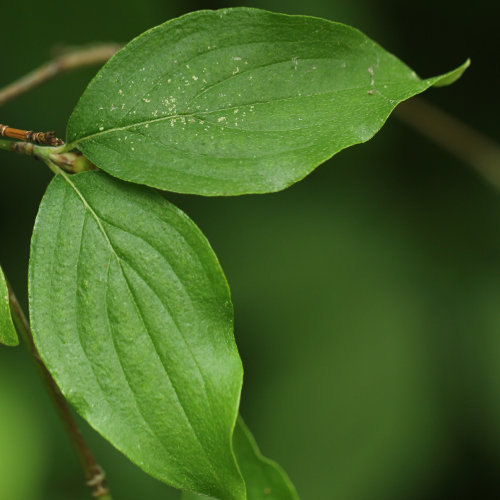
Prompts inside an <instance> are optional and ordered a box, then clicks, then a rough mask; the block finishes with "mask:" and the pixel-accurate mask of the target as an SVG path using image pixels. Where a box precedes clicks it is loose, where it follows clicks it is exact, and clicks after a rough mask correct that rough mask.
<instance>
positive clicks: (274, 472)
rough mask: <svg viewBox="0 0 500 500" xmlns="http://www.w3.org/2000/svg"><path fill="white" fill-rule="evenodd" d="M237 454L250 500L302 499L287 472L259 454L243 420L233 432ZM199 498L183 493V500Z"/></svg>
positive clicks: (239, 420) (239, 421) (240, 420)
mask: <svg viewBox="0 0 500 500" xmlns="http://www.w3.org/2000/svg"><path fill="white" fill-rule="evenodd" d="M233 446H234V452H235V454H236V457H237V459H238V465H239V466H240V470H241V472H242V474H243V477H244V479H245V483H246V489H247V499H248V500H298V499H299V497H298V495H297V492H296V491H295V488H294V486H293V484H292V483H291V482H290V479H288V476H287V475H286V472H285V471H284V470H283V469H282V468H281V467H280V466H279V465H278V464H277V463H276V462H273V461H272V460H269V459H268V458H265V457H264V456H263V455H262V453H261V452H260V450H259V448H258V446H257V443H256V442H255V439H254V437H253V436H252V434H251V433H250V430H249V429H248V427H247V426H246V425H245V422H243V419H242V418H241V417H239V418H238V423H237V425H236V428H235V429H234V437H233ZM199 498H200V497H199V495H194V494H191V493H187V492H185V493H183V496H182V500H195V499H199Z"/></svg>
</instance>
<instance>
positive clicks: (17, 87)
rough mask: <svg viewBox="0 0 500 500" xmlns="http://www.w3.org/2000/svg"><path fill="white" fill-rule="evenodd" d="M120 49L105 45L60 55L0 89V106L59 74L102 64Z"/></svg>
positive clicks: (116, 46) (114, 44)
mask: <svg viewBox="0 0 500 500" xmlns="http://www.w3.org/2000/svg"><path fill="white" fill-rule="evenodd" d="M120 48H121V45H119V44H116V43H105V44H100V45H93V46H91V47H84V48H81V49H75V50H72V51H71V52H68V53H66V54H62V55H60V56H58V57H56V58H55V59H53V60H52V61H49V62H47V63H45V64H44V65H42V66H40V67H39V68H37V69H35V70H34V71H32V72H31V73H28V74H27V75H26V76H23V77H22V78H20V79H19V80H16V81H15V82H13V83H11V84H10V85H7V87H4V88H3V89H1V90H0V106H2V105H3V104H5V103H7V102H9V101H11V100H12V99H14V98H16V97H18V96H20V95H22V94H25V93H26V92H28V91H30V90H31V89H33V88H34V87H37V86H38V85H41V84H42V83H44V82H46V81H47V80H50V79H52V78H54V77H55V76H57V75H59V74H61V73H65V72H67V71H71V70H73V69H77V68H83V67H85V66H94V65H96V64H102V63H104V62H106V61H107V60H108V59H109V58H110V57H111V56H112V55H113V54H114V53H115V52H116V51H117V50H119V49H120Z"/></svg>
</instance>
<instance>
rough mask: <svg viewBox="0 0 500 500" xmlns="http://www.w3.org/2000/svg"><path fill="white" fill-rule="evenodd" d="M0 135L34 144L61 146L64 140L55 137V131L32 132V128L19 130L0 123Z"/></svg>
mask: <svg viewBox="0 0 500 500" xmlns="http://www.w3.org/2000/svg"><path fill="white" fill-rule="evenodd" d="M0 136H2V137H10V138H11V139H17V140H18V141H28V142H32V143H34V144H44V145H46V146H62V145H63V144H64V141H63V140H62V139H58V138H57V137H56V133H55V132H53V131H50V132H33V130H20V129H18V128H12V127H9V126H8V125H0Z"/></svg>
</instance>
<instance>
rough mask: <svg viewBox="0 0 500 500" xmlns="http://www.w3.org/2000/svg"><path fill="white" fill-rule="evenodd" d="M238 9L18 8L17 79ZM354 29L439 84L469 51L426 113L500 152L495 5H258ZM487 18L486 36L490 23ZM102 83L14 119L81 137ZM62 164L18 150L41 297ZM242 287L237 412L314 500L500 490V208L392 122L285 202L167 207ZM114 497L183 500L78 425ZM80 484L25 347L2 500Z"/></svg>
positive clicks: (6, 247)
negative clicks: (189, 16)
mask: <svg viewBox="0 0 500 500" xmlns="http://www.w3.org/2000/svg"><path fill="white" fill-rule="evenodd" d="M229 5H236V4H235V3H233V4H229V3H224V4H222V3H219V4H216V3H213V2H199V3H196V2H184V3H180V2H177V3H176V2H168V3H167V2H163V1H161V0H156V1H155V0H144V1H142V2H128V1H126V0H121V1H118V0H112V1H107V2H102V1H99V2H98V1H96V0H87V2H85V4H75V3H68V2H63V1H62V0H57V1H53V2H50V6H49V4H39V3H35V2H34V1H31V0H28V1H26V2H22V3H19V2H16V3H13V2H8V3H7V4H6V5H2V18H1V20H0V31H1V33H2V39H3V40H4V41H5V40H8V41H9V42H8V43H4V48H3V50H2V56H1V57H2V59H1V61H2V63H1V66H0V85H3V84H6V83H8V82H10V81H12V80H14V79H15V78H17V77H19V76H21V75H22V74H24V73H26V72H27V71H29V70H31V69H33V68H34V67H35V66H37V65H38V64H40V63H42V62H44V61H45V60H46V59H47V58H48V57H49V55H50V52H51V49H52V48H53V47H55V46H57V45H61V44H63V45H81V44H85V43H91V42H96V41H108V40H111V41H118V42H126V41H128V40H129V39H131V38H132V37H133V36H135V35H137V34H139V33H141V32H142V31H144V30H145V29H147V28H149V27H152V26H154V25H157V24H159V23H161V22H163V21H165V20H166V19H169V18H171V17H175V16H178V15H180V14H182V13H184V12H187V11H191V10H195V9H198V8H217V7H221V6H229ZM246 5H247V6H256V7H263V8H266V9H269V10H275V11H281V12H288V13H300V14H311V15H316V16H321V17H326V18H329V19H332V20H336V21H342V22H346V23H349V24H352V25H354V26H356V27H357V28H359V29H361V30H362V31H364V32H365V33H366V34H367V35H369V36H371V37H372V38H374V39H375V40H377V41H378V42H379V43H381V44H382V45H383V46H384V47H385V48H387V49H389V50H390V51H391V52H393V53H395V54H397V55H398V56H399V57H400V58H402V59H403V60H404V61H406V62H408V63H409V64H410V65H411V66H412V67H414V68H416V69H417V71H418V72H419V74H421V75H422V76H428V75H431V74H436V73H439V72H441V71H443V70H447V69H450V68H452V67H454V66H456V65H457V64H460V63H461V62H463V60H464V59H465V58H466V57H471V59H472V66H471V68H470V69H469V70H468V72H467V73H466V74H465V76H464V77H463V79H462V80H460V81H459V82H457V83H456V84H455V85H453V86H451V87H448V88H445V89H440V90H434V91H431V92H429V93H428V94H427V95H426V98H428V99H429V100H431V101H433V102H434V103H435V104H437V105H439V106H440V107H442V108H443V109H446V110H447V111H449V112H450V113H452V114H454V115H455V116H457V117H458V118H460V119H462V120H464V121H467V122H468V123H469V124H471V125H472V126H474V127H476V128H478V129H479V130H482V131H483V132H484V133H486V134H487V135H490V136H491V137H493V138H495V137H496V138H498V137H499V129H498V119H497V116H496V114H497V113H495V111H496V109H498V96H497V92H498V84H499V81H500V78H499V77H500V68H499V66H498V65H497V64H496V63H494V64H493V62H494V61H497V59H498V55H497V49H498V35H497V33H498V31H497V26H496V22H497V21H496V20H497V19H498V14H499V13H500V7H499V5H498V4H497V3H494V2H485V1H483V2H481V1H479V2H476V3H475V4H472V3H469V4H460V5H458V4H456V3H452V2H451V1H448V0H447V1H442V2H436V1H433V2H430V1H429V0H423V1H422V2H420V3H419V4H418V5H417V4H411V5H410V4H407V3H402V2H396V1H395V0H391V1H390V0H377V1H376V2H368V1H367V0H359V1H357V2H348V1H347V0H338V1H337V2H329V1H327V0H310V1H309V2H307V3H303V2H298V1H297V0H289V1H287V2H285V1H283V0H268V1H266V2H262V1H249V2H246ZM474 20H477V22H473V21H474ZM94 73H95V71H94V70H92V69H89V70H82V71H78V72H75V73H73V74H70V75H65V76H63V77H61V78H59V79H58V80H56V81H54V82H51V83H49V84H46V85H44V86H43V87H41V88H39V89H37V90H35V91H33V92H32V93H31V94H29V95H26V96H24V97H22V98H20V99H18V100H17V101H15V102H12V103H10V104H8V105H6V106H5V107H3V108H2V110H1V115H2V116H1V120H0V121H1V122H2V123H7V124H9V125H12V126H16V127H22V128H31V129H41V130H45V129H55V130H57V131H58V132H59V134H60V135H63V133H62V132H63V131H64V129H65V123H66V121H67V118H68V116H69V113H70V112H71V110H72V108H73V106H74V105H75V103H76V101H77V99H78V97H79V95H80V94H81V92H82V91H83V89H84V88H85V86H86V84H87V82H88V81H89V79H90V78H91V76H92V75H93V74H94ZM50 177H51V174H50V172H49V171H48V169H46V168H44V167H43V166H42V165H41V164H39V163H36V162H34V161H31V160H29V159H26V158H21V157H15V156H14V155H8V154H7V153H4V154H2V155H1V167H0V214H1V216H0V235H1V236H0V262H1V263H2V266H3V267H4V270H5V272H6V274H7V275H8V276H9V278H10V280H11V282H12V283H13V285H14V287H15V288H16V289H17V290H18V294H19V295H20V296H21V298H23V299H24V303H26V300H25V297H24V296H25V293H26V270H27V262H28V254H29V239H30V235H31V229H32V225H33V220H34V217H35V215H36V211H37V206H38V203H39V201H40V198H41V196H42V194H43V191H44V189H45V187H46V185H47V183H48V181H49V179H50ZM167 196H168V198H169V199H170V200H171V201H172V202H174V203H176V204H178V205H179V206H180V207H181V208H183V209H184V210H185V211H186V212H187V213H188V214H189V215H190V216H191V217H192V218H193V219H194V220H195V221H196V222H197V223H198V224H199V225H200V227H201V228H202V230H203V231H204V232H205V234H206V235H207V237H208V238H209V240H210V241H211V242H212V245H213V247H214V249H215V251H216V253H217V254H218V256H219V258H220V260H221V262H222V265H223V268H224V269H225V271H226V274H227V277H228V280H229V283H230V286H231V289H232V293H233V300H234V305H235V314H236V337H237V341H238V344H239V347H240V351H241V354H242V357H243V360H244V364H245V368H246V375H245V387H244V393H243V401H242V412H243V415H244V416H245V418H246V420H247V422H248V424H249V427H250V428H251V429H252V430H253V432H254V434H255V436H256V438H257V441H258V443H259V445H260V447H261V449H262V451H263V453H264V454H265V455H266V456H269V457H272V458H273V459H276V460H277V461H278V462H279V463H280V464H281V465H283V467H284V468H285V469H286V470H287V472H288V473H289V475H290V476H291V478H292V480H293V481H294V483H295V485H296V486H297V488H298V491H299V493H300V494H301V496H302V498H304V499H325V500H329V499H342V500H344V499H345V500H366V499H370V500H373V499H380V500H391V499H394V500H396V499H401V498H405V499H407V500H412V499H414V500H418V499H426V500H432V499H436V500H437V499H440V500H445V499H454V500H455V499H459V498H464V499H465V498H467V499H469V498H482V499H488V498H491V499H493V498H498V497H499V496H500V480H499V479H498V468H499V467H500V363H499V357H500V333H499V332H500V309H499V307H498V304H499V303H500V259H499V255H500V231H499V230H498V229H499V227H500V195H499V193H497V192H495V191H493V190H492V189H491V188H490V187H489V186H488V185H486V184H484V183H483V181H482V180H481V179H479V178H477V176H476V175H475V174H474V172H472V171H471V170H470V169H469V168H468V167H467V166H466V165H465V164H463V163H461V162H460V161H458V160H456V159H454V158H452V157H450V156H449V155H448V154H447V153H445V152H443V151H441V150H439V149H438V148H437V147H436V146H434V145H433V144H430V143H428V142H427V141H426V140H425V139H423V138H421V137H419V136H418V135H416V134H415V133H413V132H412V131H411V130H409V129H407V128H405V127H404V126H403V125H402V124H400V123H398V122H397V121H396V120H394V119H390V120H389V122H388V124H387V125H386V127H385V128H384V129H382V131H381V132H380V133H379V135H377V136H376V138H375V139H374V140H372V141H370V142H369V143H367V144H366V145H363V146H358V147H356V148H353V149H351V150H347V151H345V152H343V153H341V154H340V155H338V156H336V157H335V158H334V159H333V160H331V161H329V162H328V163H327V164H325V165H324V166H322V167H320V168H319V169H318V170H317V171H316V172H314V173H313V174H312V175H311V176H310V177H308V178H307V179H306V180H304V181H303V182H301V183H299V184H297V185H296V186H294V187H292V188H290V189H288V190H286V191H284V192H281V193H278V194H273V195H264V196H245V197H237V198H227V199H223V198H210V199H206V198H201V197H195V196H180V195H167ZM81 425H82V428H83V430H84V433H85V435H86V436H88V439H89V441H90V443H91V445H92V447H93V449H94V450H95V453H96V455H98V457H99V461H100V462H101V464H102V465H103V467H104V468H105V469H106V471H107V473H108V476H109V480H110V484H111V486H112V488H113V491H114V495H115V498H116V499H117V500H127V499H136V498H151V499H156V498H162V499H169V498H172V499H173V498H177V497H178V493H177V492H176V491H174V490H172V489H170V488H168V487H166V486H164V485H162V484H160V483H158V482H156V481H154V480H153V479H150V478H148V477H147V476H146V475H145V474H143V473H142V472H140V471H139V470H138V469H137V468H135V467H134V466H132V465H131V464H130V463H129V462H128V461H127V460H126V459H125V458H124V457H123V456H121V455H120V454H119V453H118V452H116V451H115V450H114V449H112V448H111V447H110V446H109V445H108V444H107V443H106V442H105V441H104V440H102V439H101V438H100V437H99V436H97V435H96V434H95V433H94V432H93V431H92V430H91V429H89V428H88V427H87V426H86V425H85V424H84V423H83V422H82V423H81ZM86 494H87V492H86V491H85V489H84V488H83V486H82V479H81V473H80V470H79V465H78V463H77V459H76V457H75V456H74V453H73V450H72V448H71V445H70V444H69V443H68V442H67V440H66V437H65V435H64V431H63V429H62V426H61V425H60V423H59V422H58V420H57V417H56V415H55V411H54V410H53V409H52V408H51V405H50V401H49V400H48V397H47V396H46V394H45V393H44V389H43V387H42V385H41V383H40V382H39V380H38V378H37V373H36V371H35V370H34V369H33V367H32V364H31V362H30V360H29V359H28V356H27V354H26V352H25V351H24V350H23V348H18V349H11V348H6V347H0V500H7V499H9V500H12V499H13V498H15V499H16V500H45V499H51V500H63V499H65V500H66V499H68V498H71V499H75V500H79V499H84V498H87V496H86Z"/></svg>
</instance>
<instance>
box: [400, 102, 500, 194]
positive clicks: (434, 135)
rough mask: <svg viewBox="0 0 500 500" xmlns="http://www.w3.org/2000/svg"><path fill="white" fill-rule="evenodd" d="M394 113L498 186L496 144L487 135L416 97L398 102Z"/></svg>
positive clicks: (498, 152) (499, 153) (499, 162)
mask: <svg viewBox="0 0 500 500" xmlns="http://www.w3.org/2000/svg"><path fill="white" fill-rule="evenodd" d="M394 114H395V116H396V117H397V118H399V119H400V120H401V121H403V122H405V123H406V124H407V125H409V126H410V127H412V128H414V129H415V130H417V131H418V132H420V133H421V134H422V135H424V136H425V137H427V138H428V139H430V140H431V141H432V142H434V143H436V144H437V145H438V146H441V147H442V148H443V149H446V150H447V151H449V152H450V153H451V154H453V155H454V156H456V157H457V158H459V159H460V160H462V161H464V162H465V163H468V164H469V165H470V166H471V167H473V168H474V169H475V170H476V171H477V172H478V173H479V174H480V175H481V176H482V177H483V178H484V179H486V180H487V181H488V182H489V183H491V184H492V185H493V186H495V187H496V188H497V189H500V146H499V145H498V144H497V143H495V142H494V141H493V140H491V139H490V138H489V137H486V136H484V135H482V134H481V133H480V132H478V131H476V130H474V129H473V128H471V127H470V126H469V125H467V124H466V123H463V122H461V121H460V120H458V119H457V118H455V117H453V116H451V115H449V114H448V113H446V112H445V111H442V110H440V109H438V108H436V107H435V106H433V105H432V104H430V103H428V102H427V101H425V100H423V99H421V98H418V97H414V98H413V99H410V100H409V101H406V102H404V103H402V104H400V105H399V106H398V107H397V108H396V110H395V113H394Z"/></svg>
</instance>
